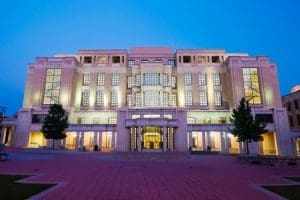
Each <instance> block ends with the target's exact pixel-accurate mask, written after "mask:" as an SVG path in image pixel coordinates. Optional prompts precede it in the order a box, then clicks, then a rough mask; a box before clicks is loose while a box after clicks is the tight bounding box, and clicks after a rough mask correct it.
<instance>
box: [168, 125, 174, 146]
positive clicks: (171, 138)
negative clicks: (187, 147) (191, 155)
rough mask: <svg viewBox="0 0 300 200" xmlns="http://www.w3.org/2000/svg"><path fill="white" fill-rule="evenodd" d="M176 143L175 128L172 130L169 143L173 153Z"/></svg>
mask: <svg viewBox="0 0 300 200" xmlns="http://www.w3.org/2000/svg"><path fill="white" fill-rule="evenodd" d="M173 141H174V128H170V141H169V144H170V151H173V150H174V149H173V148H174V147H173V143H174V142H173Z"/></svg>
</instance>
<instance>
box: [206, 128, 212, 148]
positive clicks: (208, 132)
mask: <svg viewBox="0 0 300 200" xmlns="http://www.w3.org/2000/svg"><path fill="white" fill-rule="evenodd" d="M206 138H207V144H206V148H207V146H210V147H211V142H210V131H206ZM206 150H207V149H206Z"/></svg>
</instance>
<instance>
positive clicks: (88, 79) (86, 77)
mask: <svg viewBox="0 0 300 200" xmlns="http://www.w3.org/2000/svg"><path fill="white" fill-rule="evenodd" d="M90 84H91V75H90V74H89V73H84V74H83V80H82V85H84V86H89V85H90Z"/></svg>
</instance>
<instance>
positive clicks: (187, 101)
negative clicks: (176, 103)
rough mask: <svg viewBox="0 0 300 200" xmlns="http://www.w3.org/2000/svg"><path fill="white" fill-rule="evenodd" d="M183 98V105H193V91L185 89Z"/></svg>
mask: <svg viewBox="0 0 300 200" xmlns="http://www.w3.org/2000/svg"><path fill="white" fill-rule="evenodd" d="M184 100H185V105H186V106H191V105H193V93H192V91H186V92H185V96H184Z"/></svg>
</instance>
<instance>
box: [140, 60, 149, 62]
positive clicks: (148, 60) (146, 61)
mask: <svg viewBox="0 0 300 200" xmlns="http://www.w3.org/2000/svg"><path fill="white" fill-rule="evenodd" d="M141 63H149V60H141Z"/></svg>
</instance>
